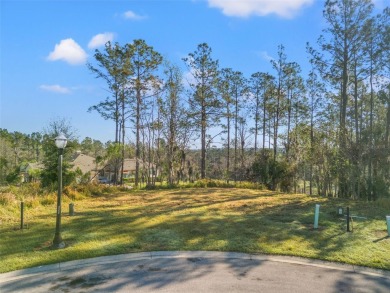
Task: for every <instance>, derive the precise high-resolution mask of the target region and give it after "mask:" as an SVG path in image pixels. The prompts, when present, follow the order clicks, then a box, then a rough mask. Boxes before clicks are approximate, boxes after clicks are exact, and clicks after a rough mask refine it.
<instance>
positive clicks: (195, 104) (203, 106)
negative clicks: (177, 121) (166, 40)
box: [183, 43, 220, 179]
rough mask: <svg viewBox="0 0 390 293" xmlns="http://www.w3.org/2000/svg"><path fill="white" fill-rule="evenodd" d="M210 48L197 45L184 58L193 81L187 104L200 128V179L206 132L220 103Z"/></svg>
mask: <svg viewBox="0 0 390 293" xmlns="http://www.w3.org/2000/svg"><path fill="white" fill-rule="evenodd" d="M211 52H212V50H211V48H210V47H209V45H207V44H206V43H202V44H199V45H198V47H197V49H196V50H195V51H194V52H193V53H189V54H188V57H186V58H184V59H183V60H184V62H185V63H186V65H187V66H188V68H189V69H190V73H191V75H192V77H193V81H191V82H190V86H191V88H192V90H193V94H192V96H191V98H190V101H189V104H190V108H191V109H192V116H193V117H194V118H195V120H196V123H197V126H198V127H199V128H200V134H201V137H200V140H201V164H200V165H201V167H200V172H201V178H202V179H204V178H205V177H206V147H207V141H206V137H207V130H208V129H209V127H211V126H212V125H213V124H215V123H216V122H217V120H218V116H219V114H220V111H219V105H220V101H219V99H218V95H217V92H216V88H217V84H218V61H217V60H214V59H213V58H212V57H211Z"/></svg>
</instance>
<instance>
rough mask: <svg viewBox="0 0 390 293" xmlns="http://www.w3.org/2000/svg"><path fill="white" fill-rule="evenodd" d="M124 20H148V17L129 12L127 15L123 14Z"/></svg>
mask: <svg viewBox="0 0 390 293" xmlns="http://www.w3.org/2000/svg"><path fill="white" fill-rule="evenodd" d="M123 16H124V18H126V19H131V20H141V19H144V18H146V16H143V15H138V14H136V13H135V12H133V11H131V10H128V11H126V12H125V13H123Z"/></svg>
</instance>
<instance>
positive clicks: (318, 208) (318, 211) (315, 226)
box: [314, 204, 320, 229]
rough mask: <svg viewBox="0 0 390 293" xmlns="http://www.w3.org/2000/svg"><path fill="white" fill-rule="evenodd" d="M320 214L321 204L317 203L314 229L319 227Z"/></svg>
mask: <svg viewBox="0 0 390 293" xmlns="http://www.w3.org/2000/svg"><path fill="white" fill-rule="evenodd" d="M319 216H320V205H319V204H316V208H315V212H314V229H318V218H319Z"/></svg>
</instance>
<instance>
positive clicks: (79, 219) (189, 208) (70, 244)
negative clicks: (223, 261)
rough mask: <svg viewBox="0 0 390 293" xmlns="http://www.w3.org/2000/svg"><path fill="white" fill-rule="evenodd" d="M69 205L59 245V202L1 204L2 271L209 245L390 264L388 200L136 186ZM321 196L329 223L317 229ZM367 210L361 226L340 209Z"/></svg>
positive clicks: (220, 248) (323, 222)
mask: <svg viewBox="0 0 390 293" xmlns="http://www.w3.org/2000/svg"><path fill="white" fill-rule="evenodd" d="M68 203H69V202H68V201H67V200H66V199H65V202H64V203H63V216H62V237H63V239H64V241H65V242H66V244H67V246H66V248H64V249H59V250H55V249H52V248H51V242H52V240H53V238H54V231H55V212H56V208H55V205H54V204H49V205H46V206H42V205H36V206H34V207H29V208H26V214H25V222H26V224H27V225H28V228H27V229H23V230H20V229H19V225H20V224H19V222H18V221H19V214H18V213H17V208H16V207H13V210H11V209H10V208H9V207H8V208H7V206H4V205H3V206H1V205H0V220H1V225H0V259H1V261H0V272H7V271H12V270H17V269H22V268H28V267H34V266H39V265H44V264H51V263H57V262H63V261H68V260H75V259H83V258H90V257H97V256H103V255H114V254H122V253H131V252H140V251H161V250H175V251H177V250H181V251H191V250H192V251H194V250H207V251H237V252H246V253H265V254H280V255H294V256H302V257H308V258H316V259H322V260H328V261H336V262H344V263H349V264H355V265H362V266H368V267H374V268H380V269H387V270H390V238H389V237H387V229H386V222H385V215H386V213H387V214H390V211H389V210H386V208H385V207H383V205H379V204H373V203H366V202H357V201H353V202H352V201H345V200H338V199H327V198H319V197H310V196H307V195H303V194H281V193H277V192H270V191H261V190H249V189H234V188H232V189H222V188H199V189H176V190H163V191H161V190H159V191H132V192H129V193H117V194H107V195H104V196H95V197H89V198H85V199H82V200H79V201H76V202H75V212H76V213H75V215H74V216H69V215H68V206H67V205H68ZM315 204H320V205H321V208H320V221H319V228H318V229H313V223H314V208H315ZM338 206H343V207H344V208H345V207H346V206H350V207H351V213H352V214H353V215H358V216H362V217H366V218H367V219H366V220H363V219H361V220H356V221H355V222H354V223H353V228H354V231H353V232H352V233H348V232H346V222H345V220H343V218H342V217H339V216H337V213H336V211H337V207H338Z"/></svg>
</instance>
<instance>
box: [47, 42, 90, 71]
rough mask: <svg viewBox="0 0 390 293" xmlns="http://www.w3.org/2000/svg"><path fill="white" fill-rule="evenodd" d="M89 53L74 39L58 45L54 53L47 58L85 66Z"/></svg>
mask: <svg viewBox="0 0 390 293" xmlns="http://www.w3.org/2000/svg"><path fill="white" fill-rule="evenodd" d="M87 57H88V55H87V53H85V51H84V50H83V48H81V47H80V45H79V44H77V43H76V42H75V41H74V40H73V39H65V40H61V42H60V43H59V44H56V46H55V48H54V51H53V52H51V53H50V54H49V56H48V57H47V59H48V60H50V61H57V60H63V61H65V62H68V63H69V64H72V65H78V64H84V63H85V61H86V60H87Z"/></svg>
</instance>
